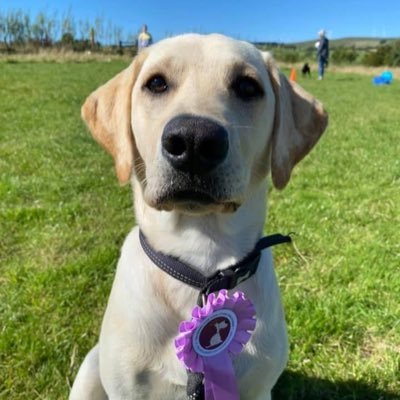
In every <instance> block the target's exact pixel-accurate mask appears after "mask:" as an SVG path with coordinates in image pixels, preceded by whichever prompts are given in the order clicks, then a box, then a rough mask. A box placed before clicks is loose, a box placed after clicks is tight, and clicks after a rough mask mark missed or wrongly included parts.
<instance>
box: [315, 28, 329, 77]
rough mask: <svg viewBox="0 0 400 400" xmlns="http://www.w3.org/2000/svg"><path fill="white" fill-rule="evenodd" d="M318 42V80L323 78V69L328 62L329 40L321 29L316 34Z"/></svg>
mask: <svg viewBox="0 0 400 400" xmlns="http://www.w3.org/2000/svg"><path fill="white" fill-rule="evenodd" d="M318 35H319V41H318V42H317V60H318V79H319V80H321V79H323V78H324V73H325V67H326V66H327V65H328V60H329V40H328V39H327V37H326V34H325V31H324V30H323V29H322V30H321V31H319V32H318Z"/></svg>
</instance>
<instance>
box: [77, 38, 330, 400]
mask: <svg viewBox="0 0 400 400" xmlns="http://www.w3.org/2000/svg"><path fill="white" fill-rule="evenodd" d="M82 115H83V119H84V120H85V122H86V123H87V125H88V127H89V129H90V131H91V133H92V134H93V136H94V137H95V139H96V140H97V141H98V142H99V143H100V144H101V145H102V146H103V147H104V148H105V149H106V150H107V151H108V152H109V153H111V155H112V156H113V158H114V161H115V169H116V173H117V176H118V179H119V181H120V182H121V183H126V182H129V181H130V182H131V183H132V186H133V192H134V200H135V210H136V218H137V221H138V224H139V227H140V230H141V232H142V233H143V235H144V237H145V238H146V240H147V242H148V244H149V246H151V247H152V248H153V249H154V250H155V251H157V252H159V253H163V254H165V255H168V256H172V257H175V258H177V259H179V260H180V261H181V262H183V263H187V264H188V265H191V266H193V268H194V269H195V270H196V271H199V272H201V273H202V274H203V275H206V276H207V275H212V274H213V273H215V271H217V270H223V269H225V268H227V267H229V266H231V265H232V264H235V263H237V262H238V261H239V260H241V259H243V258H244V257H245V256H246V254H248V253H249V252H250V251H251V250H252V249H253V248H254V246H255V243H256V242H257V241H258V239H259V238H260V237H261V235H262V232H263V227H264V220H265V217H266V196H267V182H266V177H267V175H268V173H269V172H271V175H272V182H273V184H274V185H275V186H276V187H277V188H279V189H282V188H284V187H285V185H286V184H287V183H288V181H289V179H290V175H291V171H292V169H293V167H294V166H295V164H296V163H298V162H299V161H300V160H301V159H302V158H303V157H304V156H305V155H306V154H307V153H308V152H309V151H310V150H311V148H312V147H313V146H314V145H315V143H316V142H317V141H318V139H319V137H320V135H321V134H322V133H323V131H324V130H325V128H326V126H327V120H328V118H327V114H326V112H325V111H324V109H323V107H322V105H321V103H320V102H318V101H317V100H315V99H314V98H313V97H312V96H311V95H309V94H308V93H307V92H305V91H304V90H303V89H301V88H300V87H299V86H298V85H297V84H296V83H293V82H289V81H288V80H287V79H286V78H285V77H284V75H282V74H281V73H280V72H279V71H278V69H277V67H276V66H275V64H274V61H273V60H272V58H271V56H270V55H269V54H268V53H262V52H260V51H259V50H257V49H256V48H255V47H254V46H252V45H250V44H248V43H245V42H241V41H237V40H234V39H231V38H228V37H224V36H221V35H207V36H202V35H193V34H190V35H183V36H178V37H175V38H171V39H166V40H163V41H161V42H159V43H157V44H155V45H153V46H151V47H150V48H148V49H147V50H145V51H143V52H142V53H141V54H140V55H138V56H137V57H136V58H135V59H134V60H133V62H132V64H131V65H130V66H129V67H128V68H127V69H125V70H124V71H122V72H121V73H119V74H118V75H117V76H115V77H114V78H113V79H111V80H110V81H109V82H107V83H106V84H104V85H103V86H101V87H100V88H98V89H97V90H96V91H95V92H93V93H92V94H91V95H90V96H89V97H88V99H87V100H86V102H85V104H84V105H83V108H82ZM234 290H241V291H243V292H244V293H245V294H246V296H247V297H248V298H249V299H250V300H251V301H252V302H253V304H254V305H255V309H256V315H257V325H256V328H255V330H254V332H253V334H252V337H251V339H250V341H249V342H248V344H247V345H246V346H245V348H244V350H243V351H242V353H241V354H240V355H239V356H238V357H237V358H236V359H235V361H234V368H235V375H236V379H237V383H238V388H239V391H240V398H241V399H243V400H267V399H270V398H271V389H272V387H273V385H274V384H275V382H276V380H277V379H278V377H279V375H280V374H281V373H282V370H283V369H284V367H285V364H286V361H287V355H288V345H287V335H286V326H285V320H284V314H283V311H282V305H281V300H280V294H279V289H278V286H277V282H276V278H275V273H274V270H273V263H272V257H271V252H270V250H269V249H267V250H263V251H262V253H261V257H260V261H259V263H258V269H257V272H256V273H255V274H254V275H253V276H251V277H250V278H249V279H247V280H245V281H244V282H241V283H239V284H238V286H237V287H236V288H235V289H234ZM198 293H199V292H198V290H197V289H195V288H193V287H191V286H190V285H188V284H185V283H183V282H181V280H179V279H175V278H174V277H173V276H170V275H169V274H167V273H166V272H164V271H163V270H161V269H160V268H159V267H158V266H156V265H155V264H154V263H153V262H152V261H151V259H150V258H149V256H148V255H147V254H146V253H145V251H144V250H143V246H142V245H141V243H140V235H139V228H138V227H136V228H134V229H133V230H132V231H131V232H130V234H129V235H128V237H127V238H126V240H125V243H124V245H123V247H122V251H121V257H120V260H119V262H118V267H117V272H116V276H115V281H114V284H113V287H112V291H111V295H110V298H109V302H108V306H107V309H106V312H105V315H104V320H103V323H102V327H101V334H100V340H99V343H98V344H97V345H96V346H95V347H94V348H93V349H92V350H91V351H90V352H89V354H88V355H87V357H86V358H85V360H84V361H83V364H82V366H81V368H80V370H79V372H78V375H77V377H76V380H75V382H74V385H73V388H72V391H71V394H70V399H71V400H88V399H96V400H99V399H111V400H122V399H130V400H134V399H149V400H180V399H186V398H188V397H187V395H186V382H187V372H186V370H185V368H184V366H183V365H182V364H181V363H180V361H179V360H178V358H177V356H176V354H175V348H174V339H175V337H176V335H177V331H178V326H179V323H180V322H181V321H183V320H187V319H188V318H189V317H190V314H191V310H192V308H193V307H194V306H195V305H196V300H197V296H198ZM190 398H193V399H194V398H196V397H195V396H192V397H190Z"/></svg>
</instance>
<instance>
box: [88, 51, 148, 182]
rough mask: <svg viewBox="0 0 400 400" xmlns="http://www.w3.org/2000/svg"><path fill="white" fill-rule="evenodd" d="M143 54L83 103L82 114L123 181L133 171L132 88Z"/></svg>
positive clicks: (119, 178) (127, 179) (126, 180)
mask: <svg viewBox="0 0 400 400" xmlns="http://www.w3.org/2000/svg"><path fill="white" fill-rule="evenodd" d="M143 59H144V56H142V55H139V56H137V57H135V58H134V60H133V61H132V63H131V65H130V66H129V67H128V68H126V69H124V70H123V71H122V72H120V73H119V74H118V75H116V76H115V77H114V78H112V79H111V80H109V81H108V82H107V83H105V84H104V85H103V86H100V87H99V88H98V89H97V90H95V91H94V92H93V93H92V94H91V95H90V96H89V97H88V98H87V99H86V101H85V103H84V104H83V106H82V110H81V112H82V118H83V120H84V121H85V122H86V124H87V126H88V128H89V130H90V132H91V133H92V135H93V137H94V138H95V139H96V141H97V142H99V143H100V144H101V145H102V146H103V147H104V148H105V149H106V150H107V151H108V152H109V153H110V154H111V155H112V156H113V158H114V163H115V172H116V174H117V177H118V180H119V182H120V183H121V184H124V183H127V182H128V181H129V178H130V176H131V173H132V168H133V156H134V150H135V143H134V138H133V133H132V128H131V108H132V104H131V103H132V102H131V96H132V88H133V85H134V83H135V81H136V78H137V76H138V74H139V71H140V68H141V65H142V64H143Z"/></svg>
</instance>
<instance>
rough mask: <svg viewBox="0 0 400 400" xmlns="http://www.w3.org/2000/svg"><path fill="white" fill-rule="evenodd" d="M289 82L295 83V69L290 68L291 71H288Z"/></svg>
mask: <svg viewBox="0 0 400 400" xmlns="http://www.w3.org/2000/svg"><path fill="white" fill-rule="evenodd" d="M289 80H291V81H293V82H296V81H297V72H296V69H295V68H292V70H291V71H290V76H289Z"/></svg>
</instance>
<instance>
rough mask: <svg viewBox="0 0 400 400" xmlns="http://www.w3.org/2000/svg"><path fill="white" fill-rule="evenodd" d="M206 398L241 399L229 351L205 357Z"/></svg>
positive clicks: (212, 399) (219, 399)
mask: <svg viewBox="0 0 400 400" xmlns="http://www.w3.org/2000/svg"><path fill="white" fill-rule="evenodd" d="M203 363H204V389H205V400H240V396H239V389H238V386H237V383H236V377H235V370H234V369H233V365H232V359H231V357H230V355H229V354H228V352H227V351H223V352H222V353H219V354H216V355H215V356H211V357H204V358H203Z"/></svg>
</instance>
